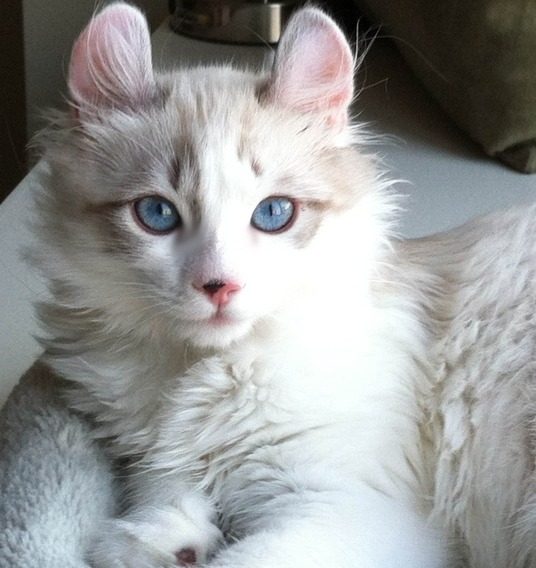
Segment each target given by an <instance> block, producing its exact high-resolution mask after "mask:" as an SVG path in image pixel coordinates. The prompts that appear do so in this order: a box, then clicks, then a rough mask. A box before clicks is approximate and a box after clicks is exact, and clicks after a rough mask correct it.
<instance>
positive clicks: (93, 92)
mask: <svg viewBox="0 0 536 568" xmlns="http://www.w3.org/2000/svg"><path fill="white" fill-rule="evenodd" d="M68 82H69V91H70V94H71V97H72V100H73V103H74V108H75V110H76V111H77V112H78V113H79V114H82V115H83V114H86V113H88V114H91V113H92V112H94V111H95V110H98V109H100V108H122V109H128V108H137V107H139V106H140V105H141V104H143V103H144V102H146V101H148V100H150V99H151V98H152V96H153V94H154V90H155V84H154V76H153V67H152V61H151V39H150V35H149V29H148V27H147V21H146V20H145V17H144V16H143V14H142V13H141V12H140V11H139V10H137V9H136V8H134V7H133V6H130V5H129V4H125V3H117V4H112V5H111V6H109V7H107V8H105V9H104V10H102V12H100V13H99V14H98V15H97V16H95V17H94V18H93V20H92V21H91V22H90V23H89V25H88V26H87V27H86V29H85V30H84V31H83V32H82V33H81V34H80V37H79V38H78V39H77V41H76V43H75V45H74V48H73V52H72V55H71V63H70V68H69V80H68Z"/></svg>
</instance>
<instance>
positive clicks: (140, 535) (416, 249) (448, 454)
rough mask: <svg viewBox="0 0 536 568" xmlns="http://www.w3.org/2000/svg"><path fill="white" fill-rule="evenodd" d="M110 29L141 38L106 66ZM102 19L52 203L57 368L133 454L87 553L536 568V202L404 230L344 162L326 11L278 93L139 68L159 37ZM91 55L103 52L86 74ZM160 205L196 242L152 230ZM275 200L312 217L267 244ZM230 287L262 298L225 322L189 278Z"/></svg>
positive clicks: (51, 348)
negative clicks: (170, 207)
mask: <svg viewBox="0 0 536 568" xmlns="http://www.w3.org/2000/svg"><path fill="white" fill-rule="evenodd" d="M108 10H111V11H112V12H107V11H108ZM118 14H120V17H119V16H118ZM110 15H111V16H110ZM107 18H111V19H112V20H113V21H114V22H117V21H122V22H123V25H127V26H128V25H129V23H128V22H131V23H132V25H133V26H135V28H136V30H138V31H139V30H140V29H145V32H143V33H142V34H141V35H139V34H138V33H136V34H131V33H122V34H121V38H122V39H121V47H120V48H118V50H117V52H116V51H115V48H114V41H113V34H112V32H110V30H111V29H113V26H112V27H110V26H107V25H105V24H106V19H107ZM125 22H126V24H125ZM94 29H98V30H108V32H105V35H104V38H101V40H98V41H97V40H96V41H97V44H93V43H91V42H90V43H85V44H84V45H83V46H82V47H81V46H80V44H77V47H75V50H74V53H73V59H72V62H71V75H70V80H71V90H72V93H73V97H74V105H75V106H76V108H77V114H76V116H74V117H71V118H70V119H69V120H70V123H69V126H70V128H63V129H61V130H60V132H59V133H57V134H56V135H54V136H52V141H51V143H50V145H49V148H48V152H47V156H48V161H49V163H50V166H51V173H50V188H49V189H48V190H47V191H46V192H45V194H44V195H42V196H41V197H40V207H41V210H42V212H43V223H42V227H41V229H40V230H41V234H42V235H43V237H44V238H43V251H44V252H43V255H42V260H41V263H42V266H43V270H44V272H45V274H46V275H47V277H48V278H49V281H50V286H51V291H52V293H53V295H54V301H53V302H52V303H49V304H47V305H44V306H42V307H41V308H40V316H41V320H42V322H43V326H44V329H45V331H46V332H47V334H48V335H47V338H46V339H44V342H45V345H46V361H47V362H48V364H49V365H51V366H52V367H53V368H54V369H55V370H56V371H57V372H58V373H60V374H61V375H63V376H65V377H66V378H68V379H69V380H71V381H72V383H73V385H74V386H75V387H76V388H73V391H72V392H71V393H70V400H71V402H72V404H73V405H74V406H75V407H76V408H78V409H80V410H82V411H84V412H88V413H90V414H91V415H93V416H94V418H95V423H96V434H97V435H99V436H101V437H103V438H109V440H110V451H111V453H112V454H113V455H115V456H119V457H128V458H129V459H130V460H131V469H132V475H131V476H130V478H129V479H128V489H129V507H128V509H127V510H126V511H125V513H124V516H123V517H122V518H121V519H111V520H110V521H109V522H108V523H107V524H106V526H104V527H102V530H101V531H100V533H99V534H98V535H96V536H95V540H94V545H93V546H92V548H91V550H89V551H88V554H89V557H90V559H91V562H92V565H93V566H95V567H97V568H107V567H110V568H111V567H117V566H125V567H126V566H129V567H133V568H141V567H152V568H156V567H157V566H172V565H175V563H176V553H177V552H178V551H180V550H181V549H187V548H193V549H195V551H196V554H197V558H198V560H199V561H200V562H202V563H206V564H207V565H208V566H211V567H214V568H241V567H244V568H245V567H246V566H247V567H251V566H254V567H255V568H264V567H266V568H272V567H276V566H277V568H286V567H288V568H297V567H299V568H301V567H304V568H305V567H307V568H309V567H314V566H322V567H325V566H330V567H337V568H346V567H348V568H357V567H367V568H368V567H370V568H387V567H393V568H394V567H400V566H404V567H406V568H417V567H422V568H433V567H438V568H439V567H445V566H450V565H454V564H455V563H457V562H470V564H471V566H473V567H482V568H484V567H486V568H502V567H505V568H506V567H507V566H508V567H520V568H521V567H526V566H529V565H532V564H533V563H534V562H535V557H534V542H535V539H534V526H535V516H536V515H535V513H534V504H533V503H534V498H533V495H534V449H533V446H532V444H533V437H534V432H535V425H534V410H535V399H534V394H533V393H534V388H533V386H532V377H533V361H534V344H535V342H534V322H533V320H534V317H535V316H534V313H535V310H534V299H533V298H534V297H535V295H534V292H535V290H534V282H535V279H534V276H535V270H534V267H535V266H536V264H535V260H536V259H535V255H534V237H533V232H534V231H533V227H534V223H535V221H536V211H535V210H534V209H529V210H528V211H525V212H522V211H514V212H511V213H508V214H501V215H497V216H495V217H492V218H489V219H484V220H478V221H476V222H475V223H473V224H472V225H469V226H468V227H465V228H462V229H460V230H458V231H457V232H454V233H451V234H445V235H439V236H437V237H434V238H431V239H427V240H423V241H415V242H411V241H410V242H407V243H403V242H398V241H396V240H395V239H393V238H391V237H390V226H391V223H392V218H393V214H394V209H395V207H394V205H393V199H392V197H391V196H390V195H389V194H388V193H387V191H386V189H387V188H386V184H385V183H384V182H383V181H381V177H380V175H379V174H378V173H377V171H376V168H375V164H374V161H373V160H372V159H371V158H369V157H367V156H365V155H362V154H361V153H360V151H359V149H358V148H357V149H353V148H352V145H353V144H358V143H359V137H358V136H359V131H358V130H356V129H355V128H353V127H352V126H351V125H349V124H348V122H347V114H348V104H349V102H350V100H351V96H352V91H351V73H352V65H351V55H350V49H349V46H348V45H347V44H346V42H345V40H344V38H343V36H342V33H341V32H340V30H338V28H337V27H336V26H335V24H334V23H333V22H331V21H330V20H329V18H327V16H325V15H324V14H322V13H321V12H319V11H318V10H315V9H311V8H309V9H306V10H303V11H301V12H299V13H298V15H297V16H296V17H295V18H294V19H293V21H292V22H291V24H290V25H289V30H288V31H287V35H285V38H284V40H283V50H282V53H281V54H280V55H279V59H278V60H277V62H276V67H275V70H274V73H273V75H272V77H271V78H267V77H264V76H256V75H254V74H250V73H244V72H240V71H236V70H233V69H230V68H222V69H194V70H190V71H182V72H177V73H174V74H170V75H156V76H154V77H153V72H152V70H150V69H149V70H146V71H145V72H143V71H140V68H139V65H138V60H137V58H136V54H137V53H139V52H141V53H144V54H146V49H147V45H148V35H147V31H146V28H144V27H143V25H141V28H140V15H139V14H138V13H137V12H136V11H135V10H133V9H132V8H129V7H125V6H124V5H121V4H119V5H116V6H114V7H112V8H107V9H105V10H104V11H103V12H102V13H101V14H100V15H99V16H98V17H97V23H93V24H90V27H89V29H88V31H87V32H85V34H84V35H82V39H81V40H80V41H83V42H87V41H88V40H87V38H88V37H92V35H91V34H92V30H94ZM144 34H145V35H144ZM125 38H130V39H129V40H128V41H129V42H130V44H129V45H130V48H131V51H129V50H128V49H126V48H125V47H124V45H123V44H122V42H123V41H127V39H125ZM136 38H138V39H136ZM140 38H141V39H140ZM138 40H139V41H138ZM311 41H313V43H315V45H316V46H317V48H318V53H317V55H319V57H316V58H313V59H310V58H308V54H307V53H306V52H305V53H304V52H303V50H302V49H303V48H304V46H307V45H309V44H310V43H311ZM84 46H85V47H84ZM91 46H93V47H91ZM87 49H89V50H91V49H106V50H107V51H106V53H105V54H102V56H101V58H100V60H99V64H98V65H97V66H96V67H95V66H93V67H91V65H90V67H89V68H88V67H87V65H86V63H85V61H86V59H85V55H84V56H81V54H86V53H87ZM129 54H130V56H129ZM116 55H117V57H116ZM89 61H90V62H91V61H92V60H91V58H90V60H89ZM103 62H108V63H107V64H106V65H108V67H106V68H103V67H102V66H103V65H104V63H103ZM302 63H303V65H304V68H305V69H307V70H308V73H307V74H303V73H301V74H300V72H299V68H300V65H301V64H302ZM117 65H120V66H121V73H119V79H118V81H117V82H114V81H113V77H114V74H113V73H109V72H110V71H111V70H112V69H115V68H116V66H117ZM326 66H327V68H328V70H329V72H328V73H327V75H326V72H325V68H326ZM130 68H133V69H134V71H135V73H134V75H133V76H135V77H137V79H136V81H138V82H141V83H144V84H143V85H138V84H137V85H134V86H133V87H135V88H134V91H133V93H132V89H131V86H129V85H127V84H126V83H125V82H124V80H126V79H127V78H128V77H129V69H130ZM99 70H100V71H99ZM98 73H105V75H106V82H103V81H101V79H100V78H99V77H98V76H96V74H98ZM315 77H316V79H317V80H318V83H319V91H318V92H316V91H315V90H314V83H315V81H311V78H315ZM326 77H327V78H328V79H329V80H325V79H326ZM108 81H111V82H112V83H111V84H110V83H108ZM330 84H331V85H332V90H330ZM159 89H160V91H159ZM148 92H150V93H151V96H149V97H146V96H141V97H140V96H139V95H140V93H148ZM159 92H160V98H159V95H158V93H159ZM81 93H82V94H81ZM317 95H318V96H319V97H320V98H321V99H322V101H324V102H323V103H322V104H321V105H317V104H316V103H315V101H316V99H315V97H316V96H317ZM132 109H135V110H134V111H133V110H132ZM350 142H351V143H352V144H350ZM287 143H288V145H287ZM177 144H179V148H178V146H177ZM181 144H182V145H184V147H185V149H184V150H183V152H182V153H180V152H179V150H180V149H181V148H182V146H181ZM189 152H190V153H191V154H192V155H190V156H189V154H188V153H189ZM177 153H179V155H180V157H181V159H182V160H183V163H181V164H179V169H178V171H175V172H174V170H173V167H174V163H173V160H174V159H175V157H176V155H177ZM188 156H189V157H188ZM192 159H193V162H195V164H194V165H192V164H190V162H189V160H192ZM193 162H192V163H193ZM256 169H257V170H258V171H255V170H256ZM170 171H172V172H174V173H173V175H172V177H173V176H176V180H175V182H176V185H175V186H174V185H172V184H171V182H170V179H169V172H170ZM151 194H156V195H160V196H163V197H165V198H167V199H169V200H171V201H172V202H173V203H175V204H176V206H177V208H178V210H179V211H180V212H181V215H182V216H183V219H184V225H185V229H184V233H183V236H182V237H181V238H179V237H177V236H176V235H168V236H158V237H155V236H154V235H150V234H149V233H147V232H146V231H144V230H143V229H142V228H141V227H140V225H139V223H137V222H136V221H135V219H134V217H133V215H132V207H131V206H130V203H132V202H133V201H135V200H136V199H139V198H141V197H143V196H145V195H151ZM273 194H276V195H290V196H292V197H294V198H295V199H297V200H298V201H299V203H300V204H302V206H301V209H300V213H299V216H298V218H297V220H296V223H295V226H293V227H292V228H291V229H290V230H289V231H286V232H284V233H282V234H280V235H263V234H260V233H256V232H255V231H254V230H253V229H252V228H251V227H250V226H249V218H250V216H251V213H252V211H253V209H254V208H255V206H256V204H257V203H259V202H260V201H261V200H262V199H263V198H265V197H267V196H269V195H273ZM117 202H119V205H117ZM315 203H316V204H317V205H315ZM112 204H113V205H112ZM194 204H195V207H194ZM318 204H320V205H318ZM103 210H104V213H103ZM112 210H113V216H112V217H111V216H110V215H111V214H112V213H111V212H112ZM196 216H200V217H201V219H202V223H201V225H199V226H197V225H196ZM318 221H319V222H318ZM109 226H113V227H114V231H115V232H113V233H110V232H109ZM196 227H197V228H196ZM299 231H303V235H302V237H300V238H299V239H298V238H297V237H295V236H293V235H295V234H296V233H297V232H299ZM117 233H119V236H118V235H117ZM122 239H124V240H122ZM181 239H182V240H181ZM215 276H216V277H223V276H224V277H225V278H232V279H234V280H237V281H240V282H242V283H245V286H244V287H243V289H242V290H241V291H240V293H239V294H238V295H237V296H236V298H235V299H233V301H232V302H231V304H230V305H229V306H228V308H227V313H228V314H229V315H231V316H232V317H233V318H235V322H234V323H233V324H229V325H227V326H224V327H217V326H214V325H212V324H210V323H208V319H209V318H210V316H211V315H212V314H213V312H214V306H212V304H211V303H210V302H209V301H208V300H207V298H206V297H205V296H204V295H203V294H200V293H199V292H198V291H197V290H195V289H194V288H193V287H192V286H191V282H192V281H193V279H195V278H206V279H210V278H213V277H215Z"/></svg>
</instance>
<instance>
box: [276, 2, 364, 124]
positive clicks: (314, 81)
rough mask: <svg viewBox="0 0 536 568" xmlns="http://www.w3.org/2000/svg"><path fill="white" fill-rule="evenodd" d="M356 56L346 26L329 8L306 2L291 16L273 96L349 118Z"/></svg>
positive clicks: (301, 108) (302, 108)
mask: <svg viewBox="0 0 536 568" xmlns="http://www.w3.org/2000/svg"><path fill="white" fill-rule="evenodd" d="M353 74H354V59H353V56H352V52H351V50H350V46H349V44H348V42H347V40H346V38H345V36H344V34H343V32H342V31H341V30H340V28H339V27H338V26H337V25H336V24H335V22H334V21H333V20H332V19H331V18H329V17H328V16H327V15H326V14H324V12H322V11H321V10H318V9H316V8H305V9H303V10H299V11H298V12H296V13H295V14H294V15H293V16H292V18H291V19H290V21H289V23H288V25H287V28H286V29H285V31H284V33H283V36H282V38H281V41H280V44H279V48H278V51H277V54H276V59H275V63H274V68H273V72H272V82H271V86H270V88H269V96H270V97H271V98H272V100H274V101H275V102H277V103H279V104H283V105H284V106H286V107H289V108H292V109H294V110H296V111H298V112H317V113H325V114H326V118H327V120H328V121H329V122H330V123H331V124H337V125H339V126H341V125H342V124H346V122H347V115H348V106H349V104H350V102H351V101H352V97H353V89H354V87H353V79H354V77H353Z"/></svg>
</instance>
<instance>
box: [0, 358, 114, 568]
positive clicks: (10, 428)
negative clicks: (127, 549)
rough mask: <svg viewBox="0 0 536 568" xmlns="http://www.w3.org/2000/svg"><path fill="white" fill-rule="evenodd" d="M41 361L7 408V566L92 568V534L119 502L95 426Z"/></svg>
mask: <svg viewBox="0 0 536 568" xmlns="http://www.w3.org/2000/svg"><path fill="white" fill-rule="evenodd" d="M60 392H61V381H59V380H58V379H56V378H55V377H54V376H52V374H51V373H50V372H49V371H48V370H47V369H46V368H45V367H44V366H42V365H40V364H36V365H34V367H32V368H31V369H30V370H29V371H28V372H27V373H26V375H25V376H24V377H23V378H22V380H21V382H20V384H19V385H18V386H17V387H16V388H15V390H14V391H13V392H12V394H11V396H10V398H9V399H8V401H7V403H6V405H5V406H4V408H3V409H2V410H1V411H0V568H87V566H88V565H87V564H86V563H85V561H84V550H85V549H86V547H87V545H88V542H89V540H90V539H91V535H92V533H93V529H94V528H95V527H96V526H98V524H99V522H100V520H101V519H103V518H105V517H108V516H110V515H113V514H114V513H115V510H116V506H117V502H118V501H119V499H118V492H117V488H116V487H115V486H114V481H113V479H114V478H113V473H112V467H111V464H110V463H109V460H108V459H107V458H106V456H105V455H104V452H103V450H102V448H100V447H99V445H98V444H97V443H95V442H94V441H93V439H92V437H91V434H90V427H89V425H88V424H87V423H86V422H85V421H84V420H83V419H82V418H81V417H80V416H77V415H76V414H74V413H72V412H70V411H69V410H68V409H67V408H66V406H65V404H64V403H63V401H62V399H61V396H60Z"/></svg>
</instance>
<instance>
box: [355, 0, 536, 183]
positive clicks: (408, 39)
mask: <svg viewBox="0 0 536 568" xmlns="http://www.w3.org/2000/svg"><path fill="white" fill-rule="evenodd" d="M355 2H356V4H357V6H358V8H360V9H362V10H363V11H364V12H365V13H366V14H368V16H369V17H370V18H371V19H372V20H373V21H374V22H376V23H379V24H381V26H382V28H381V29H382V31H385V32H386V33H387V34H389V35H390V36H393V39H394V40H395V42H396V43H397V45H398V48H399V50H400V52H401V53H402V55H403V57H404V58H405V59H406V61H407V62H408V64H409V65H410V67H411V68H412V69H413V72H414V73H415V74H416V75H417V76H418V77H419V79H420V80H421V81H422V82H423V84H424V85H425V87H426V88H427V89H428V91H429V92H430V93H431V94H432V95H433V96H434V97H435V98H436V100H437V101H438V102H439V103H440V105H441V106H442V107H443V108H444V109H445V110H446V111H447V113H448V114H449V115H450V116H451V117H452V118H453V119H454V120H455V121H456V122H457V123H458V125H459V126H460V127H461V128H463V129H464V130H465V131H466V132H468V133H469V135H470V136H471V137H472V138H473V139H474V140H476V141H477V142H478V143H480V144H481V145H482V147H483V148H484V150H485V151H486V153H488V154H489V155H490V156H493V157H496V158H499V159H500V160H502V161H504V162H506V163H507V164H509V165H510V166H512V167H514V168H516V169H518V170H520V171H523V172H536V0H355Z"/></svg>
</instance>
